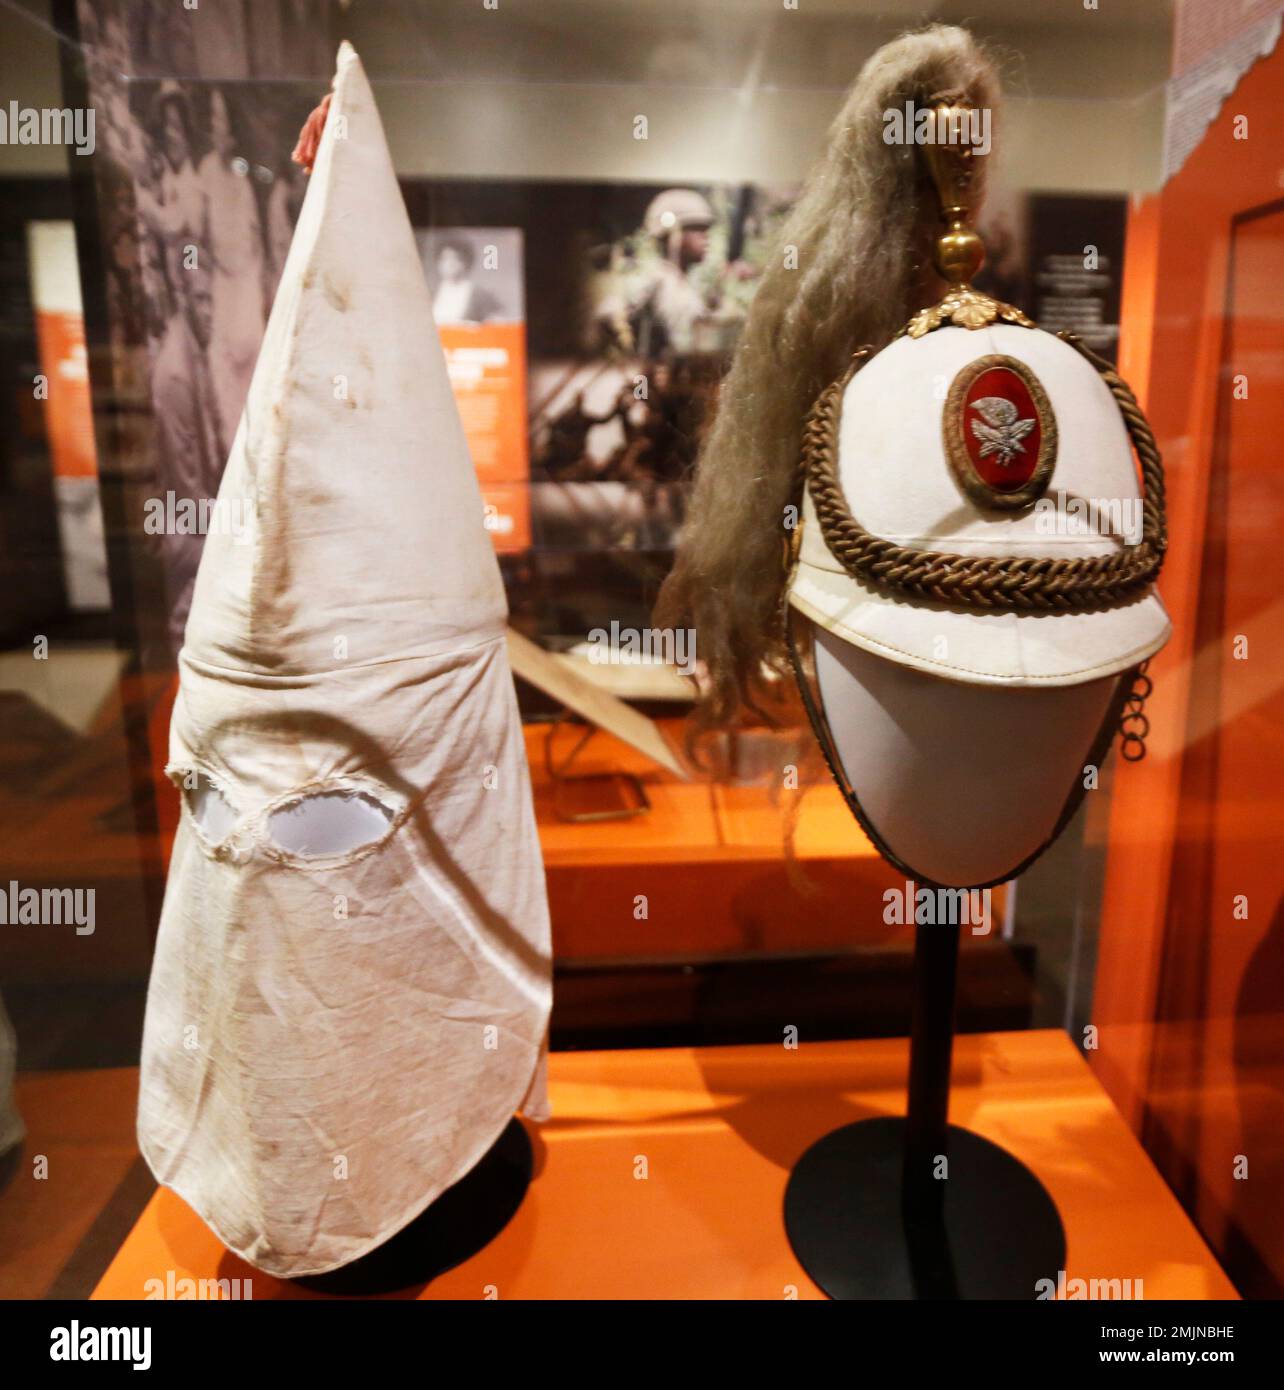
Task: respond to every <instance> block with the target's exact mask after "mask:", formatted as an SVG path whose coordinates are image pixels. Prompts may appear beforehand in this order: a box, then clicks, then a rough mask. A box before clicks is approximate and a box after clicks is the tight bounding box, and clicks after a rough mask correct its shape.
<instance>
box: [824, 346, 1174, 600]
mask: <svg viewBox="0 0 1284 1390" xmlns="http://www.w3.org/2000/svg"><path fill="white" fill-rule="evenodd" d="M1057 336H1058V337H1059V338H1061V339H1062V341H1064V342H1067V343H1069V344H1070V346H1071V347H1073V348H1074V349H1075V350H1076V351H1077V352H1079V353H1080V355H1081V356H1083V357H1084V358H1086V359H1087V361H1088V362H1090V363H1091V364H1092V366H1093V367H1094V368H1095V369H1096V371H1097V372H1098V373H1099V374H1100V376H1101V379H1102V380H1103V381H1104V382H1105V383H1106V386H1107V387H1108V388H1109V389H1110V393H1111V394H1112V395H1113V396H1114V398H1115V400H1116V401H1117V402H1118V405H1119V409H1120V411H1121V413H1122V414H1123V417H1124V423H1125V425H1126V426H1127V428H1128V435H1129V437H1130V439H1131V440H1132V446H1133V448H1134V449H1135V450H1136V452H1137V457H1138V459H1139V460H1140V461H1141V478H1142V492H1143V496H1142V529H1141V540H1140V541H1139V542H1138V543H1137V544H1136V545H1131V546H1127V547H1125V548H1124V549H1123V550H1120V551H1116V552H1114V553H1113V554H1110V555H1094V556H1090V557H1086V558H1079V559H1061V560H1053V559H1036V558H1033V557H1029V556H1020V557H1003V558H998V557H992V556H968V555H952V554H950V553H948V552H947V551H941V550H915V549H911V548H910V547H908V546H904V545H897V544H896V543H895V542H894V541H888V540H883V539H881V538H880V537H878V536H872V535H870V533H869V532H868V531H866V530H865V529H864V527H863V526H861V524H860V523H859V522H858V521H857V520H856V519H855V517H853V516H852V514H851V512H850V511H849V510H848V509H847V499H846V498H845V497H844V496H843V489H842V485H841V484H840V483H839V481H838V471H837V459H838V417H839V414H840V411H841V406H842V398H843V392H844V391H845V390H846V388H847V384H848V382H849V381H851V379H852V377H853V376H855V374H856V372H857V371H858V370H859V369H860V368H861V367H862V366H863V365H864V363H865V361H866V360H867V358H868V357H869V356H870V349H869V348H862V349H861V350H860V351H859V352H857V353H856V354H855V356H854V357H853V359H852V363H851V366H849V367H848V369H847V371H846V372H845V373H844V374H843V375H842V376H841V377H839V379H838V380H837V381H835V382H833V383H832V385H830V386H828V387H826V389H825V390H824V391H823V392H821V394H820V396H819V398H818V399H817V401H816V404H815V405H814V406H813V407H812V410H811V414H810V416H809V417H808V420H807V425H806V429H805V431H804V434H803V448H802V457H801V459H800V472H801V474H802V479H801V480H800V483H801V481H802V480H805V482H806V485H807V487H808V489H809V490H810V492H811V500H812V503H813V505H814V506H815V508H816V518H817V520H818V521H819V523H820V529H821V534H822V535H823V536H824V537H825V543H826V544H827V545H828V546H829V549H830V551H831V552H832V554H833V555H834V557H835V558H836V559H837V560H838V561H839V562H840V563H841V564H842V566H843V568H844V569H845V570H846V571H847V573H848V574H850V575H851V576H852V578H853V579H858V580H861V581H862V582H864V583H867V584H871V585H875V586H877V587H880V588H884V589H895V590H897V591H899V592H901V593H904V594H907V595H910V596H912V597H914V598H918V599H932V600H935V601H937V602H939V603H948V604H952V605H954V606H955V607H963V608H973V609H977V610H979V611H981V612H989V613H992V612H1004V611H1018V612H1030V611H1035V612H1049V611H1050V612H1057V613H1072V612H1080V611H1083V610H1085V609H1091V608H1101V607H1104V606H1106V605H1108V604H1112V603H1118V602H1120V601H1121V600H1123V599H1126V598H1130V597H1132V596H1133V595H1134V594H1137V593H1138V592H1140V591H1141V590H1142V589H1144V588H1145V587H1147V586H1148V585H1150V584H1152V583H1153V582H1154V580H1155V578H1156V576H1157V575H1158V574H1159V570H1160V567H1161V566H1162V565H1163V562H1164V551H1165V550H1166V549H1167V547H1168V534H1167V521H1166V519H1165V513H1164V467H1163V461H1162V460H1161V458H1160V456H1159V450H1158V448H1157V447H1156V445H1155V437H1154V435H1153V434H1152V433H1151V430H1150V426H1149V425H1148V424H1147V423H1146V417H1145V416H1144V415H1143V414H1142V413H1141V408H1140V406H1138V404H1137V400H1136V397H1135V396H1134V395H1133V394H1132V391H1131V390H1129V388H1128V384H1127V382H1125V381H1124V380H1123V378H1122V377H1121V376H1119V374H1118V373H1117V372H1116V371H1115V370H1114V368H1113V367H1112V366H1111V365H1110V364H1109V363H1108V362H1106V361H1105V360H1104V359H1103V358H1101V357H1098V356H1097V354H1096V353H1094V352H1093V351H1092V350H1091V349H1090V348H1088V347H1086V346H1085V345H1084V344H1083V343H1082V342H1081V341H1080V340H1079V339H1078V338H1077V337H1076V336H1075V335H1074V334H1072V333H1060V334H1058V335H1057Z"/></svg>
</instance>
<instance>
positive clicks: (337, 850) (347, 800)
mask: <svg viewBox="0 0 1284 1390" xmlns="http://www.w3.org/2000/svg"><path fill="white" fill-rule="evenodd" d="M394 818H395V815H394V812H393V811H391V810H390V809H389V808H388V807H387V806H385V805H384V804H383V802H382V801H380V800H378V799H377V798H376V797H374V796H371V795H370V794H369V793H367V792H359V791H351V790H344V791H318V792H310V793H308V794H306V795H304V796H300V797H299V798H298V799H297V800H294V801H287V802H286V803H285V805H283V806H280V807H278V808H277V809H276V810H275V811H273V812H272V814H271V815H270V816H269V817H268V834H269V835H270V836H271V837H272V840H273V842H274V843H275V844H276V845H277V847H278V848H279V849H283V850H285V851H286V852H287V853H289V854H297V855H299V856H301V857H303V858H322V857H328V856H330V855H335V854H351V853H352V852H353V851H354V850H358V849H363V848H365V846H367V845H372V844H374V843H376V842H377V841H379V840H382V839H383V837H384V836H385V835H386V834H387V833H388V827H389V826H391V824H392V822H393V820H394Z"/></svg>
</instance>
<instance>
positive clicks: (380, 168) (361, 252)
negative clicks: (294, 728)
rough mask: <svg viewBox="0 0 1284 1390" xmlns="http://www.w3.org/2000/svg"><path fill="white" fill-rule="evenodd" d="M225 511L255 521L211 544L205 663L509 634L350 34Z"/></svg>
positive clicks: (275, 663)
mask: <svg viewBox="0 0 1284 1390" xmlns="http://www.w3.org/2000/svg"><path fill="white" fill-rule="evenodd" d="M219 503H220V505H222V506H223V508H224V512H225V514H226V515H228V516H237V515H240V516H243V517H244V516H248V517H249V518H250V520H251V524H250V525H249V527H248V528H244V527H243V528H241V531H240V533H239V534H234V533H232V532H231V531H230V530H229V531H227V532H224V531H222V530H220V529H211V531H210V533H209V534H208V535H207V538H206V543H205V548H204V553H203V555H202V559H201V566H200V571H199V573H198V575H197V581H196V588H195V591H194V594H193V599H192V608H191V613H190V616H189V618H188V625H187V634H186V640H185V644H184V645H185V651H186V653H187V655H188V656H189V657H191V658H194V659H196V660H201V661H205V662H207V663H210V664H215V665H219V666H221V667H224V668H231V669H238V670H246V671H249V672H255V673H263V674H273V675H280V674H298V673H308V674H314V673H317V672H323V671H327V670H333V669H336V667H339V666H351V665H358V664H363V663H371V662H382V661H389V660H401V659H405V658H407V657H414V656H421V655H427V654H435V653H439V652H441V651H445V650H449V649H451V648H452V647H454V648H459V647H464V646H469V645H476V643H477V642H479V641H481V640H483V639H484V638H486V637H497V636H498V635H499V634H500V632H501V631H502V627H503V623H504V618H505V603H504V592H503V584H502V582H501V580H500V576H499V568H498V563H497V561H496V559H495V554H494V548H493V545H492V543H491V540H490V537H489V534H488V533H487V532H486V530H485V528H484V525H483V511H482V502H481V493H480V489H479V487H478V483H477V477H476V473H475V471H474V469H473V465H472V461H471V459H470V457H469V453H468V447H467V443H466V440H465V438H464V433H463V429H462V426H461V424H460V421H459V414H458V410H457V408H456V406H455V400H454V394H453V392H452V390H451V386H450V381H449V378H448V376H447V372H446V363H445V358H444V356H443V353H442V349H441V344H440V341H439V339H438V336H437V329H436V325H435V323H434V321H433V316H432V302H431V297H430V294H429V291H428V287H427V283H426V281H425V278H424V272H423V266H422V263H421V261H420V255H419V250H418V248H417V246H416V244H415V238H414V233H413V230H412V228H411V226H410V221H409V218H408V216H407V214H406V208H405V203H404V201H403V199H402V195H401V190H400V186H399V185H398V183H397V177H396V173H395V171H394V169H393V164H392V158H391V155H390V154H389V152H388V146H387V141H386V139H385V137H384V131H383V125H382V123H381V121H380V119H379V112H378V109H377V107H376V105H375V100H374V95H373V93H372V91H371V89H370V85H369V82H368V81H367V79H366V75H365V72H364V70H363V68H362V65H361V60H360V59H359V58H358V56H357V53H356V50H355V49H354V48H353V47H352V45H351V44H350V43H348V42H346V41H345V42H344V43H343V44H341V45H340V48H339V52H338V57H337V60H336V71H335V79H334V95H333V99H332V101H331V105H330V110H329V114H328V116H327V118H326V123H325V129H324V131H323V133H322V136H321V143H320V146H319V149H318V151H317V158H316V163H315V166H314V169H313V173H312V175H311V177H310V179H309V181H308V189H307V194H306V196H305V198H304V203H303V208H302V211H301V212H300V214H299V221H298V225H297V226H296V228H295V232H294V239H293V241H292V243H291V246H290V253H289V256H288V257H287V260H286V265H285V269H284V271H283V273H282V276H281V282H280V285H279V286H278V288H277V292H276V298H275V301H274V303H273V307H272V313H271V317H270V319H269V322H268V326H267V331H266V334H265V336H264V340H263V344H262V347H261V349H260V353H259V359H258V362H257V364H256V366H255V370H254V376H253V380H252V382H251V385H250V390H249V395H248V397H247V399H246V403H245V410H244V413H243V415H242V419H241V425H240V428H239V430H238V431H237V436H236V440H235V442H234V444H233V446H232V451H231V456H230V458H229V460H228V464H227V467H226V469H225V470H224V475H223V481H222V485H221V487H220V489H219ZM215 520H216V521H217V520H218V517H217V515H216V517H215ZM247 529H248V531H249V534H248V535H247V534H245V532H246V530H247ZM336 653H342V656H341V657H340V656H336Z"/></svg>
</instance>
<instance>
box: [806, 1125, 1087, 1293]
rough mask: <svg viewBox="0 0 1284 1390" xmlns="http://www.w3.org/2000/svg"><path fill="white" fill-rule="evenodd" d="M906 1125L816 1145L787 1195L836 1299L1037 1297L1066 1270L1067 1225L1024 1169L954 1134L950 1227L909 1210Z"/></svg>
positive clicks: (947, 1182) (852, 1128) (815, 1268)
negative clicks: (908, 1214) (904, 1201)
mask: <svg viewBox="0 0 1284 1390" xmlns="http://www.w3.org/2000/svg"><path fill="white" fill-rule="evenodd" d="M904 1152H905V1121H904V1120H903V1119H893V1118H885V1119H877V1120H860V1121H858V1122H857V1123H856V1124H852V1125H844V1126H843V1128H842V1129H836V1130H834V1132H833V1133H832V1134H827V1135H826V1136H825V1137H824V1138H823V1139H820V1140H818V1141H817V1142H816V1143H815V1144H813V1145H812V1146H811V1148H810V1149H808V1150H807V1152H806V1153H805V1154H803V1156H802V1157H801V1158H800V1159H799V1160H798V1164H797V1166H796V1167H795V1168H794V1171H793V1173H792V1175H791V1176H790V1179H789V1185H788V1187H787V1188H786V1189H785V1230H786V1231H787V1233H788V1235H789V1243H790V1245H792V1246H793V1248H794V1253H795V1254H796V1255H797V1256H798V1258H799V1260H801V1261H802V1264H803V1267H804V1268H805V1269H806V1271H807V1273H808V1274H810V1275H811V1277H812V1278H813V1279H814V1280H815V1281H816V1283H818V1284H819V1285H820V1287H821V1288H822V1289H824V1291H825V1292H826V1293H827V1294H828V1295H829V1296H830V1297H831V1298H844V1299H845V1298H959V1299H980V1298H1016V1299H1033V1298H1035V1297H1036V1295H1037V1293H1038V1289H1037V1287H1036V1286H1037V1283H1038V1281H1039V1280H1040V1279H1051V1280H1052V1281H1053V1282H1054V1284H1055V1282H1056V1278H1057V1272H1058V1271H1059V1270H1062V1269H1064V1268H1065V1253H1066V1238H1065V1230H1064V1228H1063V1227H1062V1225H1061V1218H1060V1216H1058V1215H1057V1209H1056V1207H1055V1206H1054V1205H1053V1203H1052V1198H1051V1197H1050V1196H1049V1195H1048V1193H1047V1191H1046V1189H1045V1188H1044V1186H1043V1184H1042V1183H1041V1182H1040V1181H1039V1180H1038V1178H1036V1177H1035V1176H1034V1174H1033V1173H1032V1172H1030V1170H1029V1169H1028V1168H1027V1167H1026V1166H1025V1164H1023V1163H1020V1162H1018V1160H1017V1159H1015V1158H1013V1157H1012V1155H1011V1154H1010V1153H1008V1152H1007V1151H1006V1150H1004V1149H1001V1148H999V1146H998V1145H997V1144H991V1143H990V1141H989V1140H988V1139H982V1138H981V1136H980V1135H979V1134H973V1133H971V1131H970V1130H966V1129H959V1128H958V1127H957V1126H955V1125H951V1126H950V1140H949V1177H948V1178H947V1179H943V1180H942V1186H943V1188H944V1220H943V1223H942V1222H939V1221H936V1222H934V1221H932V1220H930V1219H929V1220H925V1221H921V1222H908V1221H907V1220H906V1218H905V1216H904V1215H903V1212H902V1206H901V1163H902V1160H903V1156H904Z"/></svg>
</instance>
